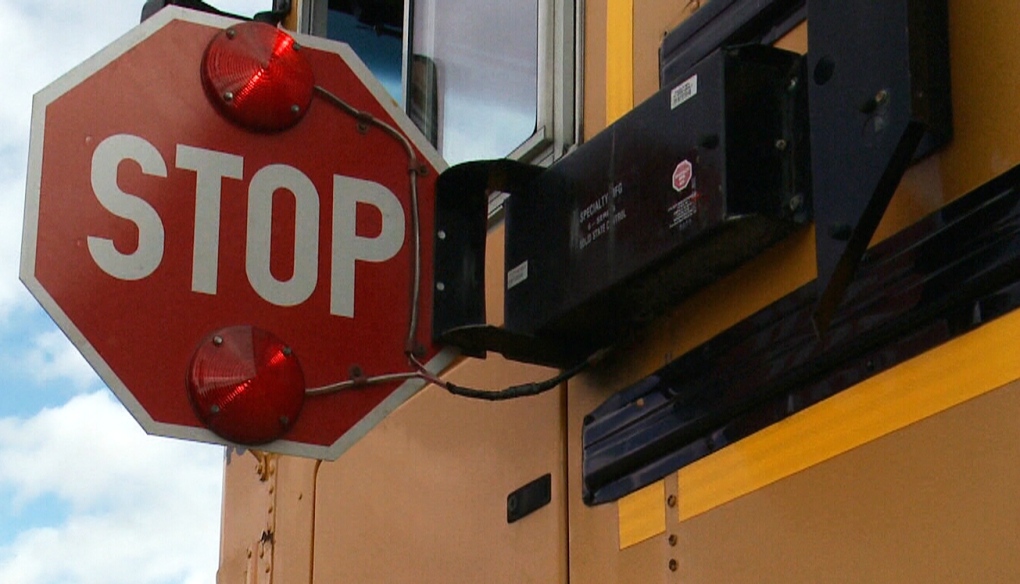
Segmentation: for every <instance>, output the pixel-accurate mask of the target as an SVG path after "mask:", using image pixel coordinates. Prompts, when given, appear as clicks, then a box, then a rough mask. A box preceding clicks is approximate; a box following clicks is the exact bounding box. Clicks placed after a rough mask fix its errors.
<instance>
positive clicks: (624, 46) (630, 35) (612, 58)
mask: <svg viewBox="0 0 1020 584" xmlns="http://www.w3.org/2000/svg"><path fill="white" fill-rule="evenodd" d="M633 107H634V0H608V4H607V16H606V122H607V123H608V124H611V123H613V122H614V121H616V119H617V118H619V117H620V116H622V115H623V114H625V113H627V112H629V111H630V110H631V109H632V108H633Z"/></svg>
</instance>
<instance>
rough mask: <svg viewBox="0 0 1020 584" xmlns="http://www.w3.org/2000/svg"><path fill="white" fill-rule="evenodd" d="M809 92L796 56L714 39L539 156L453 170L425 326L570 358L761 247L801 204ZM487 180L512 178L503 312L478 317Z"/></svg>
mask: <svg viewBox="0 0 1020 584" xmlns="http://www.w3.org/2000/svg"><path fill="white" fill-rule="evenodd" d="M695 83H696V85H695ZM806 98H807V92H806V82H805V80H804V67H803V58H802V57H801V56H799V55H797V54H795V53H790V52H787V51H781V50H779V49H774V48H771V47H767V46H763V45H752V46H747V47H740V48H734V49H725V50H719V51H716V52H715V53H714V54H713V55H711V56H710V57H709V58H707V59H704V60H703V61H702V62H701V63H699V64H698V65H697V66H696V67H695V68H694V69H692V70H690V71H688V73H687V77H685V81H684V82H682V83H680V84H678V85H677V86H676V87H670V88H666V89H664V90H662V91H660V92H658V93H657V94H655V95H654V96H652V97H651V98H650V99H649V100H648V101H646V102H645V103H643V104H641V105H639V106H638V107H637V108H635V109H634V110H633V111H632V112H630V113H628V114H627V115H626V116H624V117H623V118H621V119H620V120H618V121H617V122H616V123H615V124H613V125H612V126H610V127H609V128H608V129H607V130H606V131H604V132H601V133H600V134H599V135H598V136H596V137H594V138H593V139H591V140H590V141H588V142H587V143H585V144H584V145H582V146H581V147H580V148H578V149H577V150H576V151H575V152H573V153H572V154H571V155H569V156H567V157H565V158H563V159H561V160H560V161H558V162H557V163H556V164H554V165H553V166H552V167H551V168H549V169H548V170H545V171H541V170H540V169H535V168H534V167H526V166H524V165H516V164H514V163H510V162H509V161H493V162H485V163H468V164H465V165H459V166H455V167H453V168H451V169H449V170H447V171H446V172H444V173H443V174H442V175H441V176H440V179H439V184H438V185H437V206H436V217H437V230H438V231H437V240H436V261H435V265H436V282H437V292H436V294H435V311H434V316H433V319H434V327H433V330H434V338H435V339H436V340H437V341H439V342H445V343H450V344H454V345H456V346H459V347H461V348H462V349H463V350H465V351H466V352H467V353H468V354H470V355H473V356H482V355H483V354H484V352H485V351H486V350H496V351H499V352H502V353H503V354H504V355H506V356H507V357H510V358H512V359H519V360H524V361H532V362H539V363H543V364H550V365H558V366H561V367H564V366H569V365H573V364H574V363H577V362H578V361H579V360H580V359H582V358H584V357H585V356H587V355H588V354H590V353H592V352H594V351H595V350H597V349H600V348H602V347H605V346H609V345H612V344H615V343H617V342H618V341H619V340H620V338H622V337H626V336H628V335H629V334H631V333H632V332H633V331H635V330H637V329H638V328H640V327H641V326H643V325H644V324H646V323H647V322H648V321H649V320H651V319H652V318H654V317H655V316H657V315H658V314H660V313H661V312H663V311H664V310H665V309H667V308H668V307H669V306H671V305H673V304H675V303H676V302H678V301H679V300H680V299H682V298H683V297H685V296H687V295H690V294H691V293H693V292H694V291H695V290H697V289H698V288H700V287H703V286H705V285H706V284H708V283H710V282H712V281H714V280H716V279H718V278H719V277H721V276H722V275H724V274H726V273H727V272H729V271H730V270H732V269H733V268H734V267H736V266H737V265H739V264H740V263H742V262H744V261H746V260H747V259H749V258H750V257H752V256H753V255H755V254H757V253H760V252H761V251H762V250H763V249H764V248H766V247H767V246H769V245H771V244H772V243H774V242H776V241H777V240H779V239H780V238H782V237H784V236H786V235H787V234H789V233H790V232H791V231H792V230H794V229H796V228H797V227H799V226H800V225H803V224H804V223H806V222H807V221H808V220H809V219H810V209H811V201H810V184H809V182H810V173H809V166H810V165H809V162H808V160H807V155H808V151H809V144H808V131H807V127H806V111H807V104H806ZM684 165H686V169H687V173H686V176H685V178H684V179H683V180H678V179H674V175H675V174H677V173H679V172H680V170H679V169H681V168H683V167H684ZM678 176H679V175H678ZM508 177H509V178H508ZM494 178H495V179H498V180H494ZM511 183H512V184H511ZM681 183H682V184H681ZM493 188H496V189H497V190H503V191H508V192H511V193H512V196H511V197H510V198H509V199H508V201H507V202H506V204H505V209H506V221H505V228H506V256H505V268H506V270H507V279H506V280H505V281H504V284H505V285H506V288H505V289H506V292H505V311H504V315H505V325H504V326H503V327H495V326H491V325H487V324H485V322H484V312H485V310H484V286H483V284H484V270H483V267H484V266H483V263H482V262H483V260H484V246H485V222H486V207H485V200H486V194H487V192H488V190H492V189H493Z"/></svg>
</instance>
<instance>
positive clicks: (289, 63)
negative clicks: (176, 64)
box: [202, 22, 315, 132]
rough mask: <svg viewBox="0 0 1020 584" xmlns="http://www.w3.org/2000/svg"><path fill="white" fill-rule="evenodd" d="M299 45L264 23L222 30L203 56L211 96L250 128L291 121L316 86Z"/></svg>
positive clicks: (231, 116) (277, 128) (274, 127)
mask: <svg viewBox="0 0 1020 584" xmlns="http://www.w3.org/2000/svg"><path fill="white" fill-rule="evenodd" d="M299 49H300V47H299V46H298V45H297V43H295V42H294V39H293V38H292V37H291V36H290V35H288V34H287V33H285V32H283V31H281V30H280V29H278V28H276V27H273V26H270V25H268V24H265V23H262V22H244V23H239V24H235V25H234V26H231V27H230V28H228V29H226V30H223V31H221V32H220V33H218V34H217V35H216V36H215V37H213V40H212V42H210V43H209V46H208V47H207V48H206V51H205V57H204V58H203V60H202V81H203V83H204V84H205V88H206V91H207V92H208V93H209V98H210V99H211V100H212V101H213V103H215V104H216V105H217V107H219V109H220V111H221V112H223V114H224V115H226V116H227V118H229V119H230V120H231V121H233V122H234V123H236V124H239V125H241V126H243V127H245V128H247V129H249V130H257V131H269V132H275V131H280V130H285V129H287V128H289V127H291V126H293V125H294V124H296V123H297V122H298V121H299V120H300V119H301V118H302V117H303V116H304V114H305V112H306V111H307V110H308V106H309V104H310V103H311V101H312V92H313V90H314V88H315V76H314V75H313V74H312V68H311V65H309V63H308V60H307V59H305V57H304V55H302V54H301V51H300V50H299Z"/></svg>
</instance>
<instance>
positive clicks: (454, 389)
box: [442, 349, 609, 401]
mask: <svg viewBox="0 0 1020 584" xmlns="http://www.w3.org/2000/svg"><path fill="white" fill-rule="evenodd" d="M608 351H609V349H602V350H601V351H597V352H595V353H594V354H592V355H591V356H590V357H588V358H587V359H585V360H584V361H581V362H580V363H578V364H577V365H574V366H573V367H571V368H570V369H566V370H564V371H563V372H561V373H560V374H559V375H557V376H555V377H551V378H549V379H546V380H545V381H536V382H533V383H524V384H521V385H512V386H510V387H507V388H506V389H501V390H499V391H487V390H484V389H474V388H470V387H463V386H460V385H457V384H455V383H452V382H450V381H444V382H443V384H442V387H444V388H445V389H446V391H448V392H450V393H452V394H453V395H459V396H461V397H468V398H471V399H481V400H485V401H503V400H508V399H517V398H519V397H530V396H533V395H539V394H541V393H545V392H547V391H549V390H550V389H552V388H554V387H556V386H558V385H560V384H561V383H563V382H564V381H567V380H568V379H570V378H571V377H574V376H575V375H577V374H578V373H580V372H582V371H584V370H585V369H587V368H588V367H590V366H591V365H594V364H595V363H597V362H598V361H599V360H601V359H602V357H603V356H604V355H605V354H606V353H607V352H608Z"/></svg>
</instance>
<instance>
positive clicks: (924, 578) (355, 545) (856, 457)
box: [218, 0, 1020, 584]
mask: <svg viewBox="0 0 1020 584" xmlns="http://www.w3.org/2000/svg"><path fill="white" fill-rule="evenodd" d="M301 1H304V0H301ZM701 4H702V3H701V2H697V1H695V2H686V1H683V2H667V1H665V0H647V1H641V2H636V1H634V0H586V2H585V11H584V14H583V15H582V20H581V22H582V23H583V28H584V37H585V50H584V53H583V59H584V63H583V67H584V74H583V78H584V85H583V88H582V91H583V101H584V108H583V112H582V117H583V124H584V126H583V127H584V133H585V136H586V137H589V138H590V137H591V136H592V135H594V133H596V132H598V131H600V130H601V129H603V128H604V127H605V125H606V124H607V123H609V122H611V121H613V120H615V119H616V118H618V117H619V116H620V115H623V114H624V113H626V111H628V110H629V109H630V108H631V107H633V105H634V104H636V103H639V102H640V101H642V100H643V99H645V98H647V97H648V96H649V95H651V93H652V92H654V91H655V89H656V88H657V82H656V80H657V77H658V73H657V71H658V61H657V55H656V50H657V46H658V42H659V40H660V39H661V37H662V34H663V33H664V32H665V31H666V30H668V29H670V28H672V27H673V26H675V25H676V24H678V23H679V22H681V21H682V20H683V19H684V18H686V17H688V16H689V15H690V14H691V13H692V12H693V11H694V10H697V9H698V8H699V6H700V5H701ZM950 23H951V24H950V26H951V30H950V37H951V38H950V47H951V48H950V51H951V59H952V63H951V69H952V91H953V102H954V116H955V123H954V126H955V138H954V140H953V142H952V143H951V144H950V145H949V146H948V147H946V148H945V149H943V150H942V151H940V152H939V153H937V154H936V155H934V156H932V157H930V158H928V159H926V160H924V161H922V162H921V163H920V164H918V165H916V166H915V167H913V168H911V169H910V170H909V171H908V173H907V175H906V177H905V178H904V180H903V182H902V183H901V185H900V188H899V189H898V191H897V193H896V195H895V197H894V198H893V201H892V203H891V205H890V208H889V210H888V212H887V214H886V217H885V219H884V220H883V222H882V224H881V225H880V227H879V230H878V233H877V235H876V241H879V240H881V239H884V238H885V237H888V236H890V235H892V234H893V233H896V232H897V231H899V230H901V229H903V228H904V227H906V226H908V225H910V224H912V223H914V222H915V221H917V220H918V219H919V218H921V217H922V216H924V215H925V214H927V213H930V212H932V211H934V210H936V209H938V208H940V207H942V206H944V205H945V204H946V203H948V202H950V201H952V200H954V199H956V198H958V197H960V196H962V195H963V194H965V193H966V192H968V191H969V190H971V189H973V188H974V187H976V186H978V185H980V184H982V183H984V182H986V181H988V180H989V179H991V178H993V177H995V176H997V175H998V174H1000V173H1002V172H1004V171H1005V170H1007V169H1009V168H1011V167H1012V166H1014V165H1016V164H1018V163H1020V140H1018V139H1016V138H1015V137H1016V136H1020V100H1018V99H1015V96H1014V95H1013V94H1014V93H1015V92H1014V91H1013V89H1014V88H1016V87H1020V35H1017V34H1016V32H1015V31H1016V30H1017V25H1018V24H1020V3H1018V2H1014V1H1011V0H1010V1H1006V0H998V1H989V2H983V3H975V2H971V1H969V0H950ZM806 32H807V27H806V26H803V25H802V26H800V27H798V28H797V29H795V30H794V31H793V32H791V33H790V34H789V35H788V36H787V37H786V38H785V39H783V40H782V41H780V44H781V45H782V46H783V47H784V48H788V49H790V50H797V51H804V50H806V49H807V36H806ZM501 240H502V230H501V228H496V229H495V230H493V232H492V233H491V234H490V244H489V254H488V257H487V263H486V270H487V284H488V286H489V287H488V288H487V299H488V302H487V307H488V314H487V318H488V320H489V322H491V323H498V322H501V321H502V314H501V307H502V292H503V288H502V282H503V266H502V246H501V245H500V242H501ZM814 277H815V255H814V229H813V227H808V228H805V229H802V230H800V231H798V232H797V233H794V234H793V235H792V236H791V237H789V238H788V239H786V240H785V241H783V242H781V243H780V244H778V245H777V246H775V247H773V248H772V249H770V250H768V251H766V252H765V253H764V254H763V255H762V256H761V257H759V258H757V259H755V260H754V261H752V262H749V263H748V264H746V265H745V266H742V267H741V268H739V269H737V270H736V271H734V272H733V273H732V274H729V275H728V276H726V277H724V278H723V279H722V280H720V281H719V282H717V283H715V284H713V285H711V286H709V287H708V288H706V289H704V290H702V291H701V292H699V293H697V294H695V295H694V296H692V297H691V298H689V299H687V300H686V301H684V302H683V303H681V304H680V305H678V306H677V307H676V308H675V309H674V310H673V311H672V312H671V313H670V314H668V315H666V316H664V317H662V318H660V319H659V320H657V321H656V322H654V323H653V324H652V325H651V326H649V327H648V328H647V329H646V330H644V331H642V332H641V334H640V335H639V336H638V337H637V338H636V339H634V340H633V341H631V342H630V343H629V344H628V345H627V346H625V347H622V348H621V349H620V350H619V351H617V352H616V353H615V354H614V355H612V356H610V357H609V358H608V359H607V360H606V361H605V362H604V363H602V364H601V365H600V366H599V367H598V368H596V369H595V370H593V371H590V372H588V373H586V374H584V375H582V376H580V377H578V378H576V379H575V380H572V381H571V382H570V383H569V388H568V389H567V390H564V389H560V390H557V391H554V392H552V393H550V394H547V395H544V396H541V397H538V398H531V399H528V400H517V401H515V402H511V403H506V404H483V403H478V402H473V401H468V400H463V399H458V398H453V397H451V396H448V395H446V394H445V393H443V392H441V391H439V390H437V389H436V388H430V389H427V390H425V391H424V392H423V393H421V394H420V395H419V396H417V397H416V398H415V399H413V400H411V401H410V402H408V404H406V405H405V406H404V407H402V408H400V410H398V411H397V412H396V414H394V415H393V416H392V417H391V418H390V419H388V420H387V421H385V422H384V423H383V424H381V425H380V426H379V427H378V428H377V429H376V430H373V432H371V433H370V434H369V435H368V437H367V438H366V439H365V440H364V441H363V442H362V443H360V444H359V445H357V446H356V447H355V448H354V449H352V450H351V451H350V452H349V453H348V454H347V455H345V456H344V457H343V458H342V459H341V460H340V461H338V462H335V463H323V464H321V465H318V464H316V463H315V462H314V461H298V460H296V459H288V458H279V459H278V460H277V470H278V474H277V475H276V482H275V486H273V487H272V488H273V492H270V491H269V489H270V485H269V484H268V481H262V480H260V478H259V476H258V475H257V473H256V472H255V470H256V469H255V467H256V461H255V459H254V458H253V457H252V456H251V455H250V454H247V455H242V456H237V455H236V454H235V455H234V456H233V457H232V458H231V461H230V464H228V465H226V470H225V472H226V475H225V487H224V488H225V495H224V516H223V536H222V541H221V566H220V572H219V574H218V582H219V583H220V584H227V583H230V584H235V583H241V582H243V583H247V582H261V581H273V582H277V584H279V583H280V582H285V583H287V584H290V583H292V582H293V583H297V584H300V583H302V582H309V583H311V584H327V583H329V584H333V583H337V582H339V583H343V582H529V581H530V582H543V583H544V582H568V581H569V582H570V583H571V584H585V583H593V584H594V583H599V584H602V583H616V584H623V583H631V582H633V583H642V584H645V583H656V582H662V583H678V582H683V583H684V584H701V583H711V582H727V583H729V584H741V583H744V582H746V583H752V582H753V583H762V582H925V583H928V582H1010V581H1014V580H1016V574H1020V556H1018V555H1017V554H1015V549H1016V548H1017V547H1018V546H1020V530H1017V529H1016V522H1015V518H1016V517H1018V516H1020V499H1018V498H1017V497H1016V496H1015V493H1016V492H1017V487H1018V486H1020V465H1017V464H1016V461H1017V460H1020V434H1018V432H1020V430H1018V425H1017V424H1016V423H1015V420H1016V419H1017V418H1020V383H1018V382H1017V381H1016V380H1017V379H1018V378H1020V370H1018V368H1020V364H1018V360H1017V357H1016V355H1017V354H1018V352H1017V351H1016V350H1015V348H1014V347H1013V346H1014V345H1015V344H1016V339H1018V338H1020V314H1018V313H1013V314H1011V315H1009V316H1007V317H1004V318H1003V319H1000V320H999V321H995V322H993V323H990V324H988V325H986V326H985V327H982V328H980V329H978V330H976V331H974V332H972V333H970V334H968V335H966V336H963V337H960V338H958V339H956V340H954V341H952V342H950V343H947V344H946V345H943V346H942V347H939V348H937V349H935V350H933V351H931V352H929V353H926V354H924V355H922V356H920V357H918V358H916V359H914V360H911V361H909V362H907V363H903V364H901V365H900V366H897V367H896V368H894V369H891V370H889V371H887V372H885V373H883V374H881V375H879V376H876V377H875V378H873V379H871V380H868V381H866V382H865V383H862V384H860V385H858V386H856V387H854V388H851V389H849V390H847V391H845V392H843V393H842V394H840V395H839V396H837V397H836V398H834V399H830V400H827V401H825V402H822V403H821V404H819V405H818V406H816V407H814V408H811V409H809V410H806V411H805V412H802V413H801V414H799V415H797V416H794V417H792V418H790V419H789V420H787V421H785V422H783V423H781V424H778V425H776V426H774V427H772V428H770V429H768V430H765V431H763V432H761V433H758V434H756V435H754V436H752V437H751V438H750V439H748V440H744V441H741V442H738V443H737V444H736V445H734V446H730V447H728V448H726V449H723V450H721V451H719V452H718V453H716V454H714V455H712V456H710V457H708V458H706V459H703V460H702V461H701V462H699V463H697V464H695V465H692V466H690V467H687V468H686V469H684V470H682V471H681V472H680V473H675V474H673V475H670V476H669V477H667V478H666V479H665V480H664V481H661V482H659V483H655V484H654V485H652V486H650V487H649V488H647V489H645V490H643V491H641V492H639V493H637V494H635V495H633V496H631V497H628V498H626V499H624V500H623V501H621V502H620V503H619V504H618V505H617V504H608V505H601V506H597V507H587V506H586V505H585V504H584V503H583V501H582V500H581V486H580V481H581V443H580V437H581V428H582V425H583V418H584V416H585V415H586V414H587V413H589V412H590V411H592V410H593V409H594V408H595V407H597V406H598V405H599V404H601V403H602V402H603V401H604V400H605V399H607V398H608V397H609V396H610V395H612V394H613V393H615V392H617V391H619V390H620V389H622V388H624V387H626V386H627V385H629V384H631V383H633V382H634V381H636V380H638V379H640V378H642V377H644V376H646V375H648V374H649V373H651V372H653V371H654V370H656V369H658V368H659V367H661V366H663V365H664V364H665V363H667V362H669V361H671V360H673V359H675V358H676V357H679V356H680V355H682V354H683V353H685V352H687V351H689V350H691V349H692V348H694V347H697V346H698V345H700V344H702V343H704V342H705V341H707V340H709V339H711V338H712V337H713V336H715V335H717V334H718V333H720V332H722V331H724V330H725V329H727V328H729V327H730V326H732V325H733V324H736V323H737V322H739V321H740V320H742V319H744V318H746V317H747V316H749V315H751V314H753V313H754V312H756V311H757V310H760V309H761V308H763V307H765V306H767V305H768V304H770V303H772V302H774V301H775V300H777V299H779V298H781V297H783V296H785V295H786V294H789V293H790V292H792V291H794V290H795V289H797V288H798V287H800V286H802V285H804V284H806V283H807V282H809V281H811V280H812V279H814ZM549 373H550V372H549V371H547V370H543V369H540V368H535V367H530V366H524V365H519V364H513V363H508V362H505V361H502V360H500V359H498V358H490V359H488V360H486V361H477V360H463V361H461V362H460V363H458V364H456V365H455V366H454V367H452V368H451V369H450V370H449V371H448V372H447V375H449V376H450V377H451V379H454V380H457V381H460V382H462V383H470V384H477V385H483V386H487V387H499V386H502V385H505V384H507V383H513V382H518V381H525V380H533V379H537V378H541V377H544V376H546V375H548V374H549ZM546 472H550V473H552V476H553V502H552V504H551V505H549V506H548V507H546V508H543V509H541V510H539V511H538V512H536V513H535V514H533V515H531V516H529V517H526V518H525V519H523V520H522V521H520V522H518V523H515V524H512V525H508V524H507V523H506V520H505V505H506V496H507V494H508V493H510V492H511V491H513V490H514V489H516V488H518V487H520V486H522V485H524V484H525V483H527V482H529V481H530V480H532V479H535V478H537V477H539V476H541V475H542V474H545V473H546ZM671 495H675V496H676V497H677V500H678V502H679V504H678V506H677V507H676V508H671V507H670V506H669V501H670V496H671ZM270 507H272V508H273V511H272V512H270V511H268V509H269V508H270ZM267 528H271V531H272V533H273V534H274V538H273V540H272V542H266V541H262V538H263V533H265V531H266V529H267ZM260 551H261V552H263V557H261V558H260V557H259V552H260ZM249 552H251V553H250V555H249ZM267 553H268V560H267V559H266V557H265V554H267ZM267 566H268V567H269V568H270V570H269V572H266V571H265V568H266V567H267ZM263 574H268V576H264V575H263ZM267 577H268V578H270V579H269V580H267V579H266V578H267Z"/></svg>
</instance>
